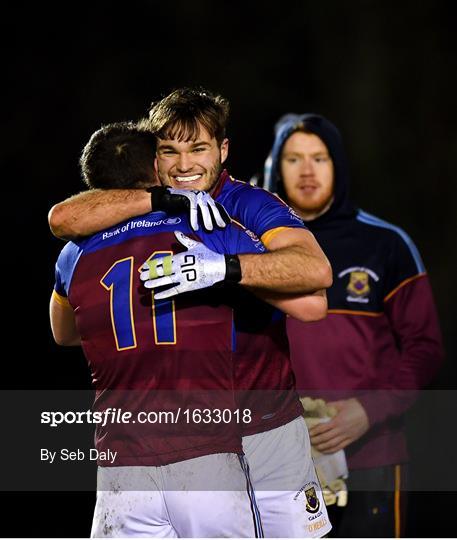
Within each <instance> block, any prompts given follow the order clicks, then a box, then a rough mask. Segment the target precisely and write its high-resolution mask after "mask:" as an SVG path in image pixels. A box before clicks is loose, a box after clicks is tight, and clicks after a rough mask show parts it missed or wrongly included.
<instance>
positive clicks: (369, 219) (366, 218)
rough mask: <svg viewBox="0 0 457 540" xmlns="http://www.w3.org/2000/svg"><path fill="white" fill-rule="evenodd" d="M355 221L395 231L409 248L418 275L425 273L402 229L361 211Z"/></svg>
mask: <svg viewBox="0 0 457 540" xmlns="http://www.w3.org/2000/svg"><path fill="white" fill-rule="evenodd" d="M357 219H358V221H361V222H362V223H366V224H367V225H373V226H374V227H382V228H384V229H390V230H391V231H395V232H396V233H397V234H398V235H399V236H400V237H401V238H402V239H403V240H404V241H405V243H406V245H407V246H408V247H409V250H410V252H411V255H412V257H413V259H414V262H415V263H416V267H417V271H418V273H423V272H425V266H424V263H423V262H422V259H421V256H420V254H419V250H418V249H417V247H416V246H415V244H414V242H413V241H412V240H411V238H410V237H409V236H408V235H407V234H406V233H405V231H404V230H403V229H401V228H400V227H397V226H396V225H392V223H388V222H387V221H384V220H382V219H379V218H377V217H376V216H372V215H371V214H368V213H367V212H364V211H363V210H359V213H358V214H357Z"/></svg>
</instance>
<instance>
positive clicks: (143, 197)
mask: <svg viewBox="0 0 457 540" xmlns="http://www.w3.org/2000/svg"><path fill="white" fill-rule="evenodd" d="M151 211H163V212H166V213H167V214H169V215H172V216H173V215H177V214H182V213H187V214H188V215H189V220H190V225H191V227H192V229H194V230H195V231H198V230H199V228H200V225H202V226H203V227H204V228H205V229H206V230H208V231H211V230H213V228H214V227H220V228H224V227H225V226H226V225H227V224H228V223H229V222H230V217H229V216H228V214H227V212H226V211H225V208H224V207H223V206H222V205H221V204H219V203H218V202H216V201H214V200H213V199H212V198H211V196H210V195H208V193H206V192H204V191H192V190H180V189H173V188H170V187H163V186H151V187H150V188H149V189H148V190H144V189H110V190H100V189H94V190H90V191H85V192H82V193H79V194H78V195H75V196H73V197H70V198H69V199H66V200H65V201H63V202H61V203H59V204H56V205H55V206H53V207H52V208H51V210H50V212H49V226H50V228H51V231H52V233H53V234H54V235H55V236H57V237H58V238H62V239H64V240H75V239H77V238H80V237H82V236H89V235H91V234H94V233H96V232H99V231H101V230H103V229H106V228H109V227H112V226H113V225H116V224H117V223H120V222H122V221H125V220H127V219H130V218H132V217H136V216H140V215H143V214H146V213H148V212H151Z"/></svg>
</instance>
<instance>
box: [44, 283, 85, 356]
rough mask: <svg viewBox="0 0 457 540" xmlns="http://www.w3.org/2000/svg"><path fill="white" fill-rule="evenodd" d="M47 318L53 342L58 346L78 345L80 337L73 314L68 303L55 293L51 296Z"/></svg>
mask: <svg viewBox="0 0 457 540" xmlns="http://www.w3.org/2000/svg"><path fill="white" fill-rule="evenodd" d="M49 316H50V320H51V330H52V335H53V336H54V340H55V342H56V343H57V344H58V345H67V346H70V345H80V344H81V337H80V335H79V332H78V329H77V327H76V321H75V313H74V311H73V309H72V307H71V306H70V304H69V303H68V301H67V300H66V299H64V298H62V297H60V296H59V295H58V294H57V293H56V292H55V291H54V292H53V293H52V295H51V301H50V304H49Z"/></svg>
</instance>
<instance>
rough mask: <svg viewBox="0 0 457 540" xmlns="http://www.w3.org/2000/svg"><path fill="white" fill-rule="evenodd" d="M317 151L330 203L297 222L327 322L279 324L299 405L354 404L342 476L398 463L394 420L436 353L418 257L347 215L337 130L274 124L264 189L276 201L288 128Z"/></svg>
mask: <svg viewBox="0 0 457 540" xmlns="http://www.w3.org/2000/svg"><path fill="white" fill-rule="evenodd" d="M302 126H304V128H305V130H306V131H307V132H311V133H314V134H315V135H317V136H318V137H319V138H320V139H321V140H322V141H323V142H324V143H325V145H326V146H327V149H328V151H329V153H330V156H331V158H332V161H333V165H334V171H335V177H334V180H335V183H334V186H335V187H334V201H333V203H332V205H331V207H330V208H329V209H328V210H327V211H326V212H325V213H324V214H322V215H321V216H319V217H317V218H316V219H314V220H311V221H306V225H307V227H308V228H309V229H310V230H311V232H312V233H313V234H314V235H315V237H316V239H317V241H318V242H319V244H320V245H321V247H322V249H323V250H324V252H325V254H326V255H327V257H328V258H329V260H330V263H331V265H332V269H333V285H332V287H331V288H330V289H328V290H327V297H328V307H329V309H328V316H327V317H326V319H324V320H322V321H318V322H314V323H302V322H299V321H297V320H295V319H289V321H288V334H289V340H290V346H291V356H292V365H293V368H294V371H295V375H296V378H297V388H298V391H299V393H300V394H301V395H314V396H320V397H324V398H325V399H327V400H329V401H330V400H338V399H346V398H349V397H356V398H358V399H359V400H360V402H361V403H362V405H363V406H364V408H365V410H366V412H367V415H368V418H369V422H370V429H369V430H368V432H367V433H366V434H365V435H364V436H362V437H361V438H360V439H359V440H357V441H355V442H354V443H352V444H351V445H349V446H348V447H347V448H346V455H347V458H348V464H349V467H350V468H353V469H354V468H366V467H377V466H383V465H389V464H396V463H401V462H404V461H406V460H407V452H406V443H405V437H404V434H403V431H402V419H401V415H402V413H403V412H404V411H405V410H406V409H407V408H408V407H409V406H410V405H411V403H412V402H413V400H414V398H415V397H416V394H417V390H418V389H420V388H422V387H424V386H425V385H427V384H428V383H429V382H430V381H431V379H432V378H433V376H434V375H435V373H436V371H437V369H438V368H439V366H440V364H441V361H442V358H443V349H442V343H441V335H440V330H439V324H438V318H437V314H436V309H435V305H434V301H433V296H432V291H431V287H430V283H429V279H428V277H427V274H426V271H425V268H424V265H423V263H422V260H421V257H420V255H419V252H418V250H417V248H416V246H415V245H414V243H413V242H412V240H411V239H410V238H409V236H408V235H407V234H406V233H405V232H404V231H403V230H402V229H400V228H399V227H397V226H395V225H392V224H390V223H387V222H386V221H383V220H381V219H379V218H377V217H375V216H373V215H370V214H368V213H366V212H364V211H362V210H360V209H357V208H356V207H355V206H354V205H353V204H352V202H351V201H350V199H349V172H348V167H347V163H346V157H345V152H344V148H343V144H342V140H341V136H340V133H339V131H338V130H337V128H336V127H335V126H334V125H333V124H332V123H331V122H329V121H328V120H326V119H325V118H324V117H322V116H319V115H316V114H304V115H295V114H289V115H286V116H285V117H283V118H282V119H281V120H280V121H279V122H278V124H277V125H276V135H275V141H274V145H273V148H272V151H271V153H270V156H269V157H268V159H267V161H266V167H265V187H267V188H268V189H269V190H271V191H275V192H277V193H278V194H279V195H280V196H282V197H285V193H284V188H283V185H282V180H281V178H280V174H279V171H280V167H279V161H280V156H281V151H282V148H283V146H284V143H285V141H286V140H287V139H288V137H290V135H291V134H292V133H294V132H295V131H296V130H297V127H302Z"/></svg>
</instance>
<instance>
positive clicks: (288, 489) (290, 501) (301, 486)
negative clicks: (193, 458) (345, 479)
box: [243, 416, 332, 538]
mask: <svg viewBox="0 0 457 540" xmlns="http://www.w3.org/2000/svg"><path fill="white" fill-rule="evenodd" d="M243 450H244V453H245V455H246V458H247V461H248V463H249V469H250V478H251V482H252V485H253V487H254V491H255V496H256V501H257V505H258V508H259V510H260V517H261V520H262V526H263V534H264V536H265V538H283V537H288V538H320V537H322V536H324V535H326V534H327V533H328V532H329V531H330V529H331V528H332V526H331V524H330V521H329V518H328V515H327V509H326V507H325V503H324V499H323V496H322V490H321V487H320V484H319V480H318V479H317V475H316V471H315V469H314V464H313V461H312V458H311V443H310V440H309V435H308V429H307V427H306V424H305V421H304V419H303V418H302V417H301V416H300V417H298V418H296V419H295V420H292V422H289V423H288V424H285V425H284V426H281V427H278V428H276V429H272V430H270V431H264V432H263V433H257V434H255V435H248V436H246V437H243Z"/></svg>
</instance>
